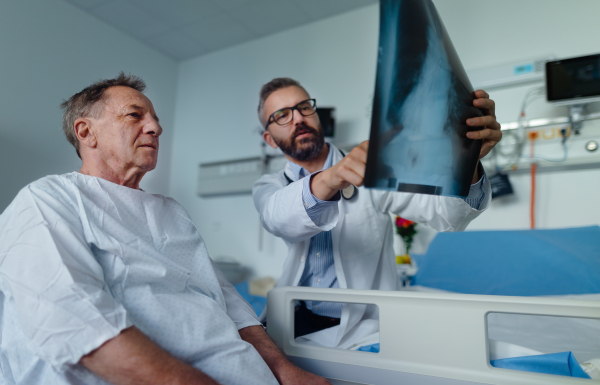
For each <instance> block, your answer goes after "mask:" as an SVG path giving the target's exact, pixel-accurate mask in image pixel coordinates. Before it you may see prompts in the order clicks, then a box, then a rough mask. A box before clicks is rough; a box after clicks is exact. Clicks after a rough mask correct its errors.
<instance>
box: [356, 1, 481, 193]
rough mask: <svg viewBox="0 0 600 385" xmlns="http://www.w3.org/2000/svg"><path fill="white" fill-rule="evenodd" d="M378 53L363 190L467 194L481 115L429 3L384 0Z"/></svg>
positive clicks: (469, 84) (479, 143)
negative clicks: (475, 120)
mask: <svg viewBox="0 0 600 385" xmlns="http://www.w3.org/2000/svg"><path fill="white" fill-rule="evenodd" d="M378 55H379V56H378V62H377V78H376V84H375V95H374V100H373V117H372V122H371V137H370V143H369V153H368V157H367V170H366V173H365V181H364V184H365V186H366V187H374V188H379V189H385V190H393V191H405V192H415V193H423V194H433V195H446V196H457V197H466V196H467V195H468V193H469V188H470V184H471V180H472V178H473V173H474V172H475V167H476V165H477V158H478V155H479V151H480V149H481V141H480V140H471V139H468V138H467V137H466V133H467V131H471V130H474V128H473V127H469V126H467V125H466V120H467V119H468V118H472V117H476V116H482V112H481V111H480V110H479V109H477V108H475V107H473V99H474V95H473V87H472V86H471V83H470V82H469V78H468V77H467V74H466V72H465V70H464V68H463V66H462V64H461V62H460V59H459V57H458V55H457V53H456V50H455V49H454V46H453V45H452V41H451V40H450V37H449V36H448V33H447V31H446V28H445V27H444V25H443V23H442V21H441V19H440V17H439V15H438V13H437V10H436V9H435V6H434V5H433V3H432V1H431V0H381V2H380V27H379V54H378Z"/></svg>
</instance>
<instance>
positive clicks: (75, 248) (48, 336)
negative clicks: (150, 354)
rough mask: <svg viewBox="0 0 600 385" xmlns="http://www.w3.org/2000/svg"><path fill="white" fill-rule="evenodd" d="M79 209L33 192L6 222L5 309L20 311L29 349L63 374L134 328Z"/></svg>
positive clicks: (1, 238)
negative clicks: (107, 279)
mask: <svg viewBox="0 0 600 385" xmlns="http://www.w3.org/2000/svg"><path fill="white" fill-rule="evenodd" d="M45 187H47V186H45ZM76 207H77V206H75V205H74V204H72V203H71V202H68V201H67V200H65V199H64V197H61V194H58V193H57V194H54V193H53V191H52V190H51V189H48V188H36V187H35V186H33V185H29V186H28V187H26V188H24V189H23V190H22V191H21V192H20V193H19V194H18V195H17V197H16V198H15V200H14V201H13V202H12V203H11V205H10V206H9V207H8V208H7V209H6V211H5V212H4V213H3V214H2V215H1V216H0V290H1V291H2V292H3V294H4V296H5V298H4V301H5V303H4V306H13V307H14V308H15V309H16V313H17V316H18V322H17V323H18V325H19V326H20V328H21V330H22V332H23V335H24V337H25V339H26V341H27V345H28V348H29V349H30V350H31V351H32V352H33V353H34V354H35V355H37V356H38V357H40V358H41V359H42V360H44V361H46V362H48V363H50V364H51V365H52V366H53V367H54V368H55V369H57V370H64V369H66V368H67V365H72V364H76V363H78V362H79V360H80V359H81V357H82V356H84V355H86V354H88V353H90V352H91V351H93V350H95V349H97V348H98V347H100V346H101V345H102V344H103V343H104V342H106V341H108V340H110V339H112V338H114V337H115V336H117V335H118V334H119V333H120V332H121V330H123V329H125V328H127V327H129V326H131V322H130V321H129V320H128V319H127V314H126V310H125V308H124V307H123V306H122V305H121V304H120V303H118V302H117V301H116V300H115V298H114V297H113V296H112V294H111V293H110V291H109V290H108V287H107V285H106V283H105V280H104V274H103V270H102V268H101V266H100V265H99V264H98V262H97V261H96V259H95V258H94V255H93V253H92V251H91V249H90V245H89V244H88V243H87V242H86V240H85V238H84V233H83V227H82V221H84V220H85V218H84V217H80V215H79V214H78V212H77V210H76Z"/></svg>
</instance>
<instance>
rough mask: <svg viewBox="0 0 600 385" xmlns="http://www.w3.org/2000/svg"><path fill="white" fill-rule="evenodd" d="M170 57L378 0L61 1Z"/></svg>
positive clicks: (181, 56)
mask: <svg viewBox="0 0 600 385" xmlns="http://www.w3.org/2000/svg"><path fill="white" fill-rule="evenodd" d="M65 1H67V2H68V3H70V4H72V5H74V6H76V7H78V8H80V9H82V10H84V11H85V12H87V13H89V14H90V15H92V16H94V17H96V18H98V19H100V20H102V21H104V22H105V23H107V24H110V25H112V26H114V27H116V28H118V29H119V30H121V31H123V32H125V33H126V34H128V35H130V36H133V37H134V38H136V39H138V40H141V41H143V42H144V43H146V44H148V45H149V46H151V47H152V48H154V49H156V50H158V51H160V52H162V53H164V54H165V55H167V56H169V57H171V58H173V59H174V60H176V61H181V60H186V59H189V58H192V57H195V56H200V55H204V54H207V53H209V52H213V51H217V50H220V49H223V48H227V47H231V46H234V45H237V44H241V43H244V42H247V41H250V40H253V39H257V38H260V37H263V36H266V35H270V34H273V33H276V32H280V31H284V30H286V29H290V28H294V27H298V26H300V25H304V24H308V23H312V22H314V21H316V20H319V19H323V18H326V17H330V16H333V15H337V14H340V13H343V12H347V11H350V10H352V9H356V8H360V7H364V6H367V5H370V4H374V3H377V2H378V0H65Z"/></svg>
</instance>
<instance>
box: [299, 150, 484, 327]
mask: <svg viewBox="0 0 600 385" xmlns="http://www.w3.org/2000/svg"><path fill="white" fill-rule="evenodd" d="M288 163H289V165H290V168H291V170H292V172H293V173H294V177H295V179H296V180H300V179H302V178H304V181H303V184H304V185H303V189H302V201H303V203H304V207H305V208H306V213H307V214H308V216H309V217H310V219H312V221H313V222H314V223H315V225H317V226H322V225H324V224H325V221H324V219H322V218H327V216H325V217H323V216H322V214H323V213H324V212H326V211H327V210H328V209H330V208H331V206H334V205H337V204H338V202H339V200H340V198H341V197H340V196H339V195H338V196H337V197H334V199H333V200H331V201H322V200H320V199H318V198H316V197H315V196H314V195H313V194H312V192H311V190H310V178H305V177H306V176H308V175H309V172H308V171H307V170H306V169H305V168H304V167H301V166H299V165H297V164H296V163H294V162H290V161H288ZM331 166H333V147H332V146H329V154H328V155H327V159H326V160H325V164H324V165H323V169H322V170H321V171H323V170H326V169H328V168H329V167H331ZM484 181H485V173H484V175H483V176H482V177H481V179H480V180H479V182H477V183H476V184H474V185H471V189H470V190H469V196H468V197H467V198H465V201H466V202H467V203H468V204H469V205H470V206H471V207H473V208H474V209H479V208H480V207H481V204H482V203H483V201H484V200H485V191H484V190H483V185H484ZM336 198H337V199H336ZM299 285H300V286H310V287H330V288H337V287H339V284H338V279H337V275H336V273H335V264H334V262H333V244H332V242H331V231H321V232H320V233H318V234H317V235H315V236H314V237H312V238H311V239H310V245H309V247H308V255H307V257H306V264H305V265H304V271H303V272H302V277H300V283H299ZM306 307H307V309H308V310H311V311H312V312H313V313H315V314H318V315H322V316H326V317H333V318H340V317H341V314H342V304H341V303H335V302H319V301H306Z"/></svg>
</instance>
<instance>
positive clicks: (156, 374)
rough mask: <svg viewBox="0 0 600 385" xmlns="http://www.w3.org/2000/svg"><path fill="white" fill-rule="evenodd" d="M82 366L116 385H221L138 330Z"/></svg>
mask: <svg viewBox="0 0 600 385" xmlns="http://www.w3.org/2000/svg"><path fill="white" fill-rule="evenodd" d="M79 363H80V364H82V365H83V366H85V367H86V368H88V369H89V370H91V371H92V372H94V373H96V374H97V375H99V376H100V377H102V378H104V379H106V380H107V381H109V382H110V383H112V384H115V385H129V384H136V385H137V384H139V385H146V384H148V385H150V384H157V385H158V384H161V385H163V384H173V385H176V384H177V385H178V384H189V385H218V384H217V382H216V381H215V380H213V379H212V378H210V377H209V376H207V375H206V374H204V373H202V372H201V371H199V370H198V369H195V368H193V367H192V366H190V365H187V364H185V363H183V362H182V361H179V360H178V359H176V358H174V357H172V356H171V355H169V354H168V353H167V352H165V351H164V350H162V349H161V348H159V347H158V346H157V345H156V344H154V343H153V342H152V341H150V340H149V339H148V338H147V337H146V336H145V335H144V334H142V332H140V331H139V330H138V329H137V328H136V327H135V326H132V327H130V328H127V329H125V330H123V331H122V332H121V334H119V335H118V336H116V337H115V338H113V339H111V340H109V341H107V342H106V343H104V344H103V345H102V346H100V347H99V348H98V349H96V350H94V351H93V352H91V353H89V354H87V355H85V356H83V357H82V358H81V360H80V361H79Z"/></svg>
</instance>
